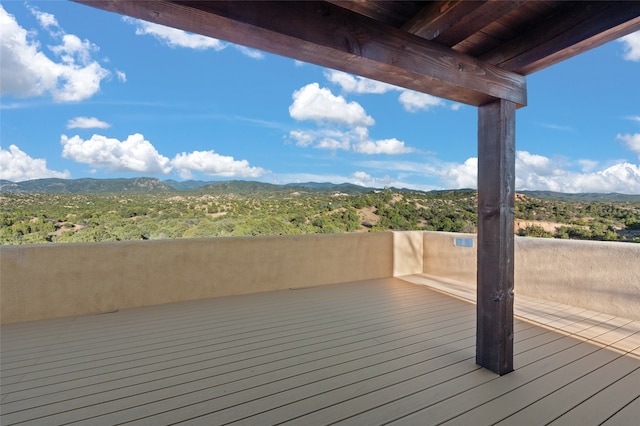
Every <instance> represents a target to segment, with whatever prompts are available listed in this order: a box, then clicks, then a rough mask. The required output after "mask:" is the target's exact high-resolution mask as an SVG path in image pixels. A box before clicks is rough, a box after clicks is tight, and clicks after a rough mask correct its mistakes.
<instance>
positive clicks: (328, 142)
mask: <svg viewBox="0 0 640 426" xmlns="http://www.w3.org/2000/svg"><path fill="white" fill-rule="evenodd" d="M289 137H290V138H291V139H293V140H294V141H295V143H296V145H298V146H300V147H309V146H310V147H313V148H316V149H324V150H328V151H337V150H343V151H353V152H358V153H360V154H387V155H397V154H407V153H409V152H415V149H414V148H411V147H408V146H406V144H405V143H404V142H403V141H399V140H398V139H395V138H391V139H381V140H372V139H371V138H370V137H369V130H368V129H367V128H366V127H363V126H357V127H354V128H351V129H347V130H340V129H330V128H322V129H318V130H315V131H304V130H293V131H291V132H289Z"/></svg>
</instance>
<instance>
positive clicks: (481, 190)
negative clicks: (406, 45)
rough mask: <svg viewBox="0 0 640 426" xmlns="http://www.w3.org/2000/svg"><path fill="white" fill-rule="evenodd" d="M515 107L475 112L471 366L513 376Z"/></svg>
mask: <svg viewBox="0 0 640 426" xmlns="http://www.w3.org/2000/svg"><path fill="white" fill-rule="evenodd" d="M514 186H515V105H514V103H513V102H509V101H505V100H499V101H496V102H493V103H491V104H487V105H484V106H481V107H480V108H479V109H478V284H477V292H478V301H477V307H476V309H477V324H476V326H477V332H476V363H478V364H479V365H481V366H483V367H485V368H488V369H489V370H491V371H493V372H495V373H498V374H500V375H502V374H506V373H509V372H510V371H513V284H514V278H513V276H514V236H513V215H514V203H515V188H514Z"/></svg>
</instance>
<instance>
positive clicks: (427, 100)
mask: <svg viewBox="0 0 640 426" xmlns="http://www.w3.org/2000/svg"><path fill="white" fill-rule="evenodd" d="M398 100H399V101H400V103H401V104H402V106H403V107H404V109H405V110H407V111H409V112H417V111H421V110H422V111H429V110H430V109H432V108H435V107H438V106H443V105H444V101H443V100H442V99H440V98H437V97H435V96H431V95H427V94H426V93H420V92H414V91H412V90H404V91H403V92H402V93H401V94H400V97H399V98H398Z"/></svg>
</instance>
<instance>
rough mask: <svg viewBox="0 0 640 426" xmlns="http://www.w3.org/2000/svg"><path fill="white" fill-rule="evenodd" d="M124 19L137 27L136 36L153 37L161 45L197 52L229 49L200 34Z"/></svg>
mask: <svg viewBox="0 0 640 426" xmlns="http://www.w3.org/2000/svg"><path fill="white" fill-rule="evenodd" d="M122 19H123V20H124V21H125V22H127V23H129V24H133V25H134V26H135V27H136V35H150V36H153V37H155V38H156V39H157V40H159V41H160V42H161V43H164V44H166V45H167V46H169V47H173V48H176V47H184V48H188V49H196V50H207V49H213V50H222V49H224V48H225V47H227V44H226V43H225V42H223V41H220V40H218V39H215V38H211V37H206V36H203V35H200V34H193V33H188V32H186V31H182V30H178V29H176V28H171V27H166V26H164V25H159V24H154V23H152V22H147V21H142V20H140V19H134V18H129V17H124V18H122Z"/></svg>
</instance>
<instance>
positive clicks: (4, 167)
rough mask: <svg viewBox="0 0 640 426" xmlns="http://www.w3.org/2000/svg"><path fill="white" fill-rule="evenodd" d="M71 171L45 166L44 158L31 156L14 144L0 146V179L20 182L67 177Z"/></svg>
mask: <svg viewBox="0 0 640 426" xmlns="http://www.w3.org/2000/svg"><path fill="white" fill-rule="evenodd" d="M70 177H71V173H69V172H68V171H67V170H65V171H64V172H57V171H55V170H49V169H48V168H47V160H45V159H44V158H32V157H30V156H29V155H28V154H27V153H25V152H24V151H22V150H20V148H18V147H17V146H16V145H9V149H8V150H5V149H3V148H0V179H6V180H10V181H12V182H21V181H25V180H32V179H44V178H61V179H69V178H70Z"/></svg>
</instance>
